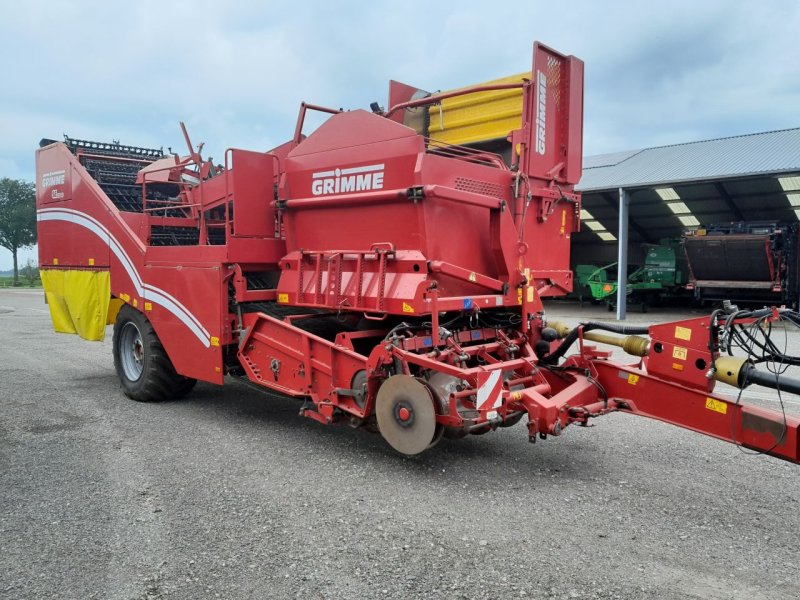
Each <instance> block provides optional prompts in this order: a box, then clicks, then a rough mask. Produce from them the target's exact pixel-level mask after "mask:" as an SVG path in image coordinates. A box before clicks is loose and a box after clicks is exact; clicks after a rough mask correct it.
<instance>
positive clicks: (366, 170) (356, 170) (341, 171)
mask: <svg viewBox="0 0 800 600" xmlns="http://www.w3.org/2000/svg"><path fill="white" fill-rule="evenodd" d="M383 167H384V165H382V164H381V165H366V166H364V167H350V168H349V169H338V171H339V174H340V175H353V174H355V173H372V172H373V171H383ZM336 171H337V169H334V170H332V171H318V172H317V173H313V174H312V175H311V179H320V178H322V177H335V176H336Z"/></svg>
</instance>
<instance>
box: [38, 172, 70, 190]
mask: <svg viewBox="0 0 800 600" xmlns="http://www.w3.org/2000/svg"><path fill="white" fill-rule="evenodd" d="M65 173H66V171H64V170H61V171H50V172H49V173H45V174H44V175H42V187H43V188H46V187H50V186H53V185H64V175H65Z"/></svg>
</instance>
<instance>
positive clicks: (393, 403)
mask: <svg viewBox="0 0 800 600" xmlns="http://www.w3.org/2000/svg"><path fill="white" fill-rule="evenodd" d="M375 416H376V417H377V419H378V428H379V429H380V431H381V435H382V436H383V439H385V440H386V441H387V442H388V443H389V445H390V446H391V447H392V448H394V449H395V450H397V451H398V452H400V453H402V454H406V455H408V456H413V455H414V454H419V453H420V452H422V451H423V450H425V449H426V448H428V446H430V445H431V443H432V442H433V438H434V435H435V434H436V411H435V409H434V406H433V396H431V393H430V391H429V390H428V388H427V387H426V386H425V385H424V384H422V383H420V382H419V381H417V380H416V379H414V378H413V377H410V376H409V375H394V376H393V377H390V378H389V379H387V380H386V381H385V382H383V385H381V387H380V389H379V390H378V397H377V398H376V400H375Z"/></svg>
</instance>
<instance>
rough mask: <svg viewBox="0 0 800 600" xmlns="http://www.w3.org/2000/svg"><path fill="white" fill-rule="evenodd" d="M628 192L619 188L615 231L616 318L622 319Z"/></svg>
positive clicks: (626, 288)
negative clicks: (616, 228)
mask: <svg viewBox="0 0 800 600" xmlns="http://www.w3.org/2000/svg"><path fill="white" fill-rule="evenodd" d="M629 205H630V194H629V193H628V190H626V189H625V188H619V227H618V233H617V244H618V246H617V320H619V321H624V320H625V315H626V313H627V308H628V305H627V293H628V207H629Z"/></svg>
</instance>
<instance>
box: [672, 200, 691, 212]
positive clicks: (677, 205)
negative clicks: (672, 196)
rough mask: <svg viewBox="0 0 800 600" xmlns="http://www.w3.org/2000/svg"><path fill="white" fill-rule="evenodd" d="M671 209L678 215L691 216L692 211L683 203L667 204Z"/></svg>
mask: <svg viewBox="0 0 800 600" xmlns="http://www.w3.org/2000/svg"><path fill="white" fill-rule="evenodd" d="M667 206H668V207H669V209H670V210H671V211H672V212H673V213H675V214H676V215H690V214H692V211H690V210H689V207H688V206H686V204H685V203H683V202H667Z"/></svg>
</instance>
